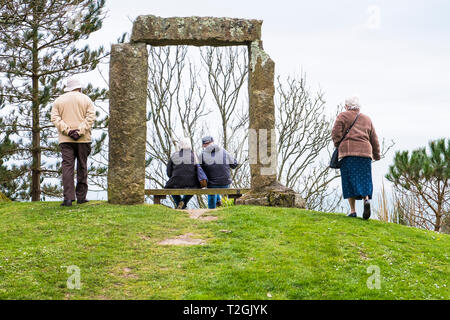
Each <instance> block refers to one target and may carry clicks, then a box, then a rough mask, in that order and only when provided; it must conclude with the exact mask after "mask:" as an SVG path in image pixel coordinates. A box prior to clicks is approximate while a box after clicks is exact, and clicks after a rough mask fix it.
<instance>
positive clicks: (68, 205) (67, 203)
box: [61, 200, 72, 207]
mask: <svg viewBox="0 0 450 320" xmlns="http://www.w3.org/2000/svg"><path fill="white" fill-rule="evenodd" d="M71 206H72V200H64V201H63V203H61V207H71Z"/></svg>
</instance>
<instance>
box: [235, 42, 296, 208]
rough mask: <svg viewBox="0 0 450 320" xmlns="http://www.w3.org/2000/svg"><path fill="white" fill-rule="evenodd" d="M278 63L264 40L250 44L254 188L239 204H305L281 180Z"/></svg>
mask: <svg viewBox="0 0 450 320" xmlns="http://www.w3.org/2000/svg"><path fill="white" fill-rule="evenodd" d="M274 72H275V63H274V62H273V61H272V60H271V59H270V57H269V55H268V54H267V53H265V52H264V50H263V47H262V42H261V41H260V40H258V41H253V42H252V43H251V44H250V46H249V101H250V111H249V116H250V128H249V138H248V144H249V160H250V171H251V189H252V190H251V192H249V193H247V194H245V195H244V196H242V197H241V198H239V199H237V200H236V204H238V205H239V204H245V205H260V206H276V207H297V208H304V207H305V201H304V200H303V199H302V197H301V196H300V194H298V193H296V192H294V191H293V190H291V189H289V188H286V187H285V186H283V185H281V184H280V183H279V182H278V181H277V144H276V131H275V103H274V95H275V84H274V79H275V77H274Z"/></svg>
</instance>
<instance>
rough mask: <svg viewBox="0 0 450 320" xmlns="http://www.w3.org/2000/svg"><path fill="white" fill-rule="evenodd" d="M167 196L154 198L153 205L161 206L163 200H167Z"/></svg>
mask: <svg viewBox="0 0 450 320" xmlns="http://www.w3.org/2000/svg"><path fill="white" fill-rule="evenodd" d="M165 198H166V196H153V204H161V199H165Z"/></svg>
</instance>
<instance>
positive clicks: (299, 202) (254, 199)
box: [236, 182, 305, 209]
mask: <svg viewBox="0 0 450 320" xmlns="http://www.w3.org/2000/svg"><path fill="white" fill-rule="evenodd" d="M236 205H251V206H266V207H285V208H301V209H304V208H305V200H304V199H303V198H302V197H301V196H300V194H298V193H296V192H295V191H293V190H292V189H289V188H286V187H285V186H283V185H281V184H280V183H278V182H276V183H274V184H272V185H270V186H266V187H264V188H262V189H260V190H253V191H251V192H249V193H246V194H245V195H243V196H242V197H241V198H239V199H237V200H236Z"/></svg>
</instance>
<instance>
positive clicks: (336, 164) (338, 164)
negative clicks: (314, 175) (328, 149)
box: [330, 113, 360, 169]
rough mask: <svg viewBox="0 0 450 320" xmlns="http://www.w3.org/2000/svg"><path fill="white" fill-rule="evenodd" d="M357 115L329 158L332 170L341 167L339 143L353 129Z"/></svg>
mask: <svg viewBox="0 0 450 320" xmlns="http://www.w3.org/2000/svg"><path fill="white" fill-rule="evenodd" d="M359 115H360V114H359V113H358V115H357V116H356V118H355V121H353V123H352V125H351V126H350V128H348V129H347V131H346V132H345V134H344V136H343V137H342V139H341V141H339V143H338V145H337V147H336V149H335V150H334V152H333V155H332V156H331V161H330V168H332V169H339V168H340V167H341V161H339V146H340V145H341V142H342V141H344V139H345V137H346V136H347V134H348V133H349V132H350V129H351V128H353V125H354V124H355V123H356V120H358V118H359Z"/></svg>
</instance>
